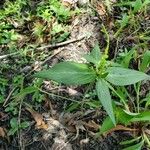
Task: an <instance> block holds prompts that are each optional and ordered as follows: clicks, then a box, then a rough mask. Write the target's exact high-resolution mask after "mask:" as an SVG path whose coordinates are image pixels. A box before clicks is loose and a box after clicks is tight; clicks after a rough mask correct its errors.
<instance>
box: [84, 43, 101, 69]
mask: <svg viewBox="0 0 150 150" xmlns="http://www.w3.org/2000/svg"><path fill="white" fill-rule="evenodd" d="M84 58H85V59H86V60H87V61H88V62H91V63H93V64H94V65H95V66H96V67H98V65H99V62H100V59H101V53H100V48H99V45H98V44H96V45H95V47H94V48H93V50H92V52H91V53H90V54H89V55H85V56H84Z"/></svg>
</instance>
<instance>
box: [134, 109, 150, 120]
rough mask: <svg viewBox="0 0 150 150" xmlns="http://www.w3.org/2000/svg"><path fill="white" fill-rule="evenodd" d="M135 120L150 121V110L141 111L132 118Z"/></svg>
mask: <svg viewBox="0 0 150 150" xmlns="http://www.w3.org/2000/svg"><path fill="white" fill-rule="evenodd" d="M135 121H140V122H141V121H150V111H145V112H141V113H140V114H139V115H136V116H135V117H133V118H132V119H131V122H135Z"/></svg>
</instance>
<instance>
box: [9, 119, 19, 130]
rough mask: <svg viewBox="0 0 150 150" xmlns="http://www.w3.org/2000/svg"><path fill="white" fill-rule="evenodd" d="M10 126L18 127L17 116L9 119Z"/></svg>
mask: <svg viewBox="0 0 150 150" xmlns="http://www.w3.org/2000/svg"><path fill="white" fill-rule="evenodd" d="M10 126H11V127H12V128H16V127H18V121H17V118H12V119H11V120H10Z"/></svg>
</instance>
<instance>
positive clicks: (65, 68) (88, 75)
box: [34, 62, 96, 85]
mask: <svg viewBox="0 0 150 150" xmlns="http://www.w3.org/2000/svg"><path fill="white" fill-rule="evenodd" d="M34 76H35V77H38V78H44V79H49V80H54V81H56V82H59V83H64V84H68V85H82V84H87V83H90V82H93V81H94V80H95V79H96V73H95V71H94V70H92V69H91V68H89V67H88V65H86V64H80V63H75V62H62V63H59V64H56V65H55V66H54V67H53V68H51V69H49V70H44V71H41V72H38V73H37V74H35V75H34Z"/></svg>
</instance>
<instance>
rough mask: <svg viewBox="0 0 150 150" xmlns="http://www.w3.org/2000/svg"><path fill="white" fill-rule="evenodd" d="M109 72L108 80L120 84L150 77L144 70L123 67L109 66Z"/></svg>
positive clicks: (128, 83) (133, 82)
mask: <svg viewBox="0 0 150 150" xmlns="http://www.w3.org/2000/svg"><path fill="white" fill-rule="evenodd" d="M107 72H108V73H109V74H108V75H107V77H106V80H107V81H109V82H110V83H112V84H114V85H119V86H124V85H130V84H135V83H137V82H139V81H142V80H146V79H150V77H149V76H148V75H147V74H145V73H143V72H139V71H136V70H132V69H126V68H121V67H109V68H108V69H107Z"/></svg>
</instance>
